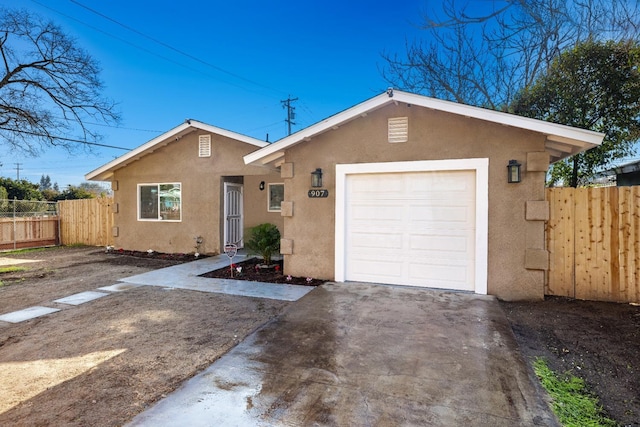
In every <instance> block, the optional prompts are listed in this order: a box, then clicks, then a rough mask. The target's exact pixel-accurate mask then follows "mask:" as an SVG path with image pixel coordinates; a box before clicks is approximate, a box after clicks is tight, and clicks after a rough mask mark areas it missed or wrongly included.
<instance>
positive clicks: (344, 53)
mask: <svg viewBox="0 0 640 427" xmlns="http://www.w3.org/2000/svg"><path fill="white" fill-rule="evenodd" d="M428 4H429V2H428V1H427V0H403V1H398V2H384V3H378V2H371V1H364V0H341V1H336V0H324V1H295V2H294V1H279V0H271V1H265V0H246V1H233V2H232V1H224V2H223V1H217V0H213V1H211V0H209V1H205V0H192V1H190V2H178V1H164V0H157V1H153V2H152V1H135V0H133V1H132V0H129V1H121V0H111V1H109V2H105V1H102V0H100V1H98V0H37V1H34V0H18V1H17V3H16V0H10V1H8V0H0V6H4V7H20V8H26V9H29V10H31V11H33V12H36V13H38V14H40V15H42V16H44V17H46V18H50V19H52V20H53V21H55V22H56V23H57V24H59V25H60V26H61V27H62V28H63V29H64V31H65V32H66V33H68V34H70V35H71V36H73V37H74V38H76V39H77V43H78V44H79V45H80V46H82V47H83V48H84V49H86V50H87V51H88V52H89V53H90V54H91V55H92V56H93V57H94V58H95V59H96V60H97V61H99V63H100V64H101V66H102V69H103V72H102V74H101V77H102V80H103V82H104V84H105V86H106V88H105V91H104V95H105V96H107V97H109V98H110V99H113V100H115V101H116V102H118V104H119V106H118V108H119V111H120V113H121V116H122V123H121V124H120V128H119V129H117V128H113V127H101V128H100V129H101V133H102V134H103V135H104V137H105V138H104V140H103V141H102V142H103V143H104V144H108V145H113V146H119V147H125V148H129V149H132V148H135V147H137V146H139V145H141V144H143V143H145V142H146V141H148V140H150V139H153V138H154V137H156V136H157V135H159V134H160V133H162V132H165V131H167V130H169V129H171V128H173V127H175V126H177V125H179V124H181V123H182V122H183V121H184V120H185V119H187V118H192V119H197V120H200V121H203V122H205V123H208V124H211V125H214V126H218V127H221V128H225V129H229V130H232V131H235V132H239V133H242V134H245V135H249V136H252V137H255V138H259V139H265V137H266V135H267V133H268V134H269V140H270V141H275V140H277V139H280V138H282V137H283V136H286V131H287V130H286V124H285V121H284V119H285V117H286V115H285V113H286V112H285V110H284V109H283V107H282V105H281V103H280V101H281V100H284V99H286V98H287V97H288V96H289V95H291V97H293V98H298V99H299V100H298V101H297V102H295V103H294V104H293V105H294V106H295V107H296V115H297V117H296V123H297V125H296V126H294V128H293V130H294V131H295V130H299V129H301V128H304V127H306V126H309V125H311V124H313V123H315V122H317V121H319V120H322V119H324V118H326V117H328V116H330V115H333V114H335V113H337V112H339V111H342V110H344V109H346V108H349V107H351V106H353V105H355V104H357V103H359V102H361V101H363V100H365V99H367V98H370V97H372V96H374V95H377V94H379V93H381V92H382V91H384V90H385V89H386V87H387V84H386V83H385V81H384V80H383V79H382V77H381V73H380V68H381V67H382V66H383V65H384V62H383V60H382V58H381V53H382V52H383V51H386V52H397V53H400V54H402V53H403V52H404V50H405V49H404V48H405V40H406V39H407V38H408V39H414V38H415V37H416V36H419V35H420V31H419V30H418V28H417V24H419V23H420V17H421V16H422V13H423V11H424V10H425V8H426V7H429V6H428ZM90 9H93V12H92V11H91V10H90ZM96 12H97V13H96ZM100 14H102V15H104V16H100ZM105 16H106V17H105ZM114 21H115V22H114ZM127 27H128V28H129V29H128V28H127ZM131 29H133V30H134V31H132V30H131ZM152 39H155V40H156V41H159V42H161V43H163V44H165V45H168V46H170V47H167V46H165V45H163V44H160V43H157V42H155V41H153V40H152ZM185 54H186V55H188V56H186V55H185ZM124 153H125V151H122V150H115V149H102V148H100V149H98V148H95V149H94V153H91V154H87V153H83V152H80V153H79V154H75V155H69V154H68V153H66V152H65V151H56V150H48V151H46V152H45V153H43V154H42V155H41V156H40V157H38V158H30V157H25V156H24V155H21V154H15V153H11V152H9V151H8V149H7V147H6V146H3V145H0V162H1V163H2V164H3V165H2V166H1V167H0V175H2V176H7V177H10V178H14V179H15V178H16V172H17V171H16V164H15V163H20V164H21V165H20V178H21V179H23V178H24V179H28V180H30V181H32V182H38V181H39V179H40V177H41V176H42V175H49V176H50V177H51V180H52V181H54V182H57V183H58V184H59V185H60V187H64V186H66V185H68V184H73V185H77V184H79V183H81V182H83V181H84V174H85V173H87V172H89V171H91V170H93V169H95V168H97V167H99V166H101V165H103V164H104V163H107V162H109V161H111V160H112V159H114V158H115V157H117V156H119V155H122V154H124Z"/></svg>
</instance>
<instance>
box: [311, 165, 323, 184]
mask: <svg viewBox="0 0 640 427" xmlns="http://www.w3.org/2000/svg"><path fill="white" fill-rule="evenodd" d="M311 187H313V188H320V187H322V169H320V168H317V169H316V170H314V171H313V172H311Z"/></svg>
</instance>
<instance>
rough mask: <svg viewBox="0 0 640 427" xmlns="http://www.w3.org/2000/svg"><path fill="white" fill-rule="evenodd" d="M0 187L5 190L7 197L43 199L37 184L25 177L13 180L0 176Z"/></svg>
mask: <svg viewBox="0 0 640 427" xmlns="http://www.w3.org/2000/svg"><path fill="white" fill-rule="evenodd" d="M0 187H3V188H4V189H5V190H6V194H7V198H8V199H14V198H15V199H18V200H43V199H44V197H43V196H42V193H41V192H40V190H38V185H36V184H33V183H31V182H29V181H27V180H26V179H21V180H19V181H18V180H13V179H11V178H2V177H0Z"/></svg>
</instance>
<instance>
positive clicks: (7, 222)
mask: <svg viewBox="0 0 640 427" xmlns="http://www.w3.org/2000/svg"><path fill="white" fill-rule="evenodd" d="M59 235H60V229H59V221H58V204H57V202H46V201H37V200H7V199H0V250H10V249H20V248H29V247H39V246H51V245H56V244H58V242H59V238H58V236H59Z"/></svg>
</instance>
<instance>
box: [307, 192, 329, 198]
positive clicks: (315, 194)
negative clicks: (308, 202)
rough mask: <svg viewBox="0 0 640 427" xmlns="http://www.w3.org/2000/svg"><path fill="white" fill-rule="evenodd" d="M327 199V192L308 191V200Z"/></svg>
mask: <svg viewBox="0 0 640 427" xmlns="http://www.w3.org/2000/svg"><path fill="white" fill-rule="evenodd" d="M323 197H329V190H309V198H311V199H318V198H323Z"/></svg>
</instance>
